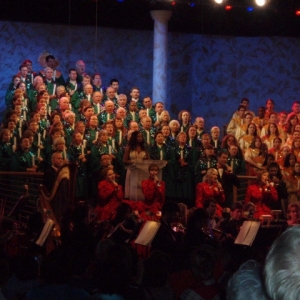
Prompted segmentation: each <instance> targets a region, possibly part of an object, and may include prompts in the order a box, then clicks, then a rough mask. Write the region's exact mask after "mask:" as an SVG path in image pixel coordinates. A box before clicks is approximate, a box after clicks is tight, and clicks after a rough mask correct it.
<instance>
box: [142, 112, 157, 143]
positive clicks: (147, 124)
mask: <svg viewBox="0 0 300 300" xmlns="http://www.w3.org/2000/svg"><path fill="white" fill-rule="evenodd" d="M141 125H142V128H141V133H142V134H143V137H144V140H145V142H146V143H147V145H148V146H151V145H153V144H154V134H155V128H154V127H152V120H151V118H150V117H144V118H142V119H141Z"/></svg>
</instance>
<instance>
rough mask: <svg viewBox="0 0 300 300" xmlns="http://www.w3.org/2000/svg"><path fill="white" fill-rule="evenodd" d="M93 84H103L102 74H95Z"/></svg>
mask: <svg viewBox="0 0 300 300" xmlns="http://www.w3.org/2000/svg"><path fill="white" fill-rule="evenodd" d="M93 84H94V85H95V86H101V84H102V80H101V76H100V75H95V77H94V79H93Z"/></svg>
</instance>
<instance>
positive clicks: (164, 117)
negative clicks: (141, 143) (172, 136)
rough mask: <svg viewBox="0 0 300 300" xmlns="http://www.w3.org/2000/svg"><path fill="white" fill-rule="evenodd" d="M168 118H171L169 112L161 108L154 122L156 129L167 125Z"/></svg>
mask: <svg viewBox="0 0 300 300" xmlns="http://www.w3.org/2000/svg"><path fill="white" fill-rule="evenodd" d="M156 114H158V113H156ZM156 117H157V116H156ZM170 120H171V118H170V114H169V112H168V111H167V110H163V111H162V112H161V114H160V116H159V118H158V121H156V122H155V124H154V126H155V128H156V130H158V131H160V130H161V128H162V127H163V126H165V125H169V123H170Z"/></svg>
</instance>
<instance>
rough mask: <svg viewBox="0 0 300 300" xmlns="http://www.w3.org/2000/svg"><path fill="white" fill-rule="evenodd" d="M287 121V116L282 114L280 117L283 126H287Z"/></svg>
mask: <svg viewBox="0 0 300 300" xmlns="http://www.w3.org/2000/svg"><path fill="white" fill-rule="evenodd" d="M286 119H287V114H283V113H281V114H280V116H279V122H280V123H281V124H285V122H286Z"/></svg>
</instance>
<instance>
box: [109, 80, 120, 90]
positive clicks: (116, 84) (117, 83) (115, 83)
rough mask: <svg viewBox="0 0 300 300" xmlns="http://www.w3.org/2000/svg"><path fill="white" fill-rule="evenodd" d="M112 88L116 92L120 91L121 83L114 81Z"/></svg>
mask: <svg viewBox="0 0 300 300" xmlns="http://www.w3.org/2000/svg"><path fill="white" fill-rule="evenodd" d="M111 87H112V88H113V89H114V90H115V92H117V91H118V89H119V82H118V81H113V82H112V83H111Z"/></svg>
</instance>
